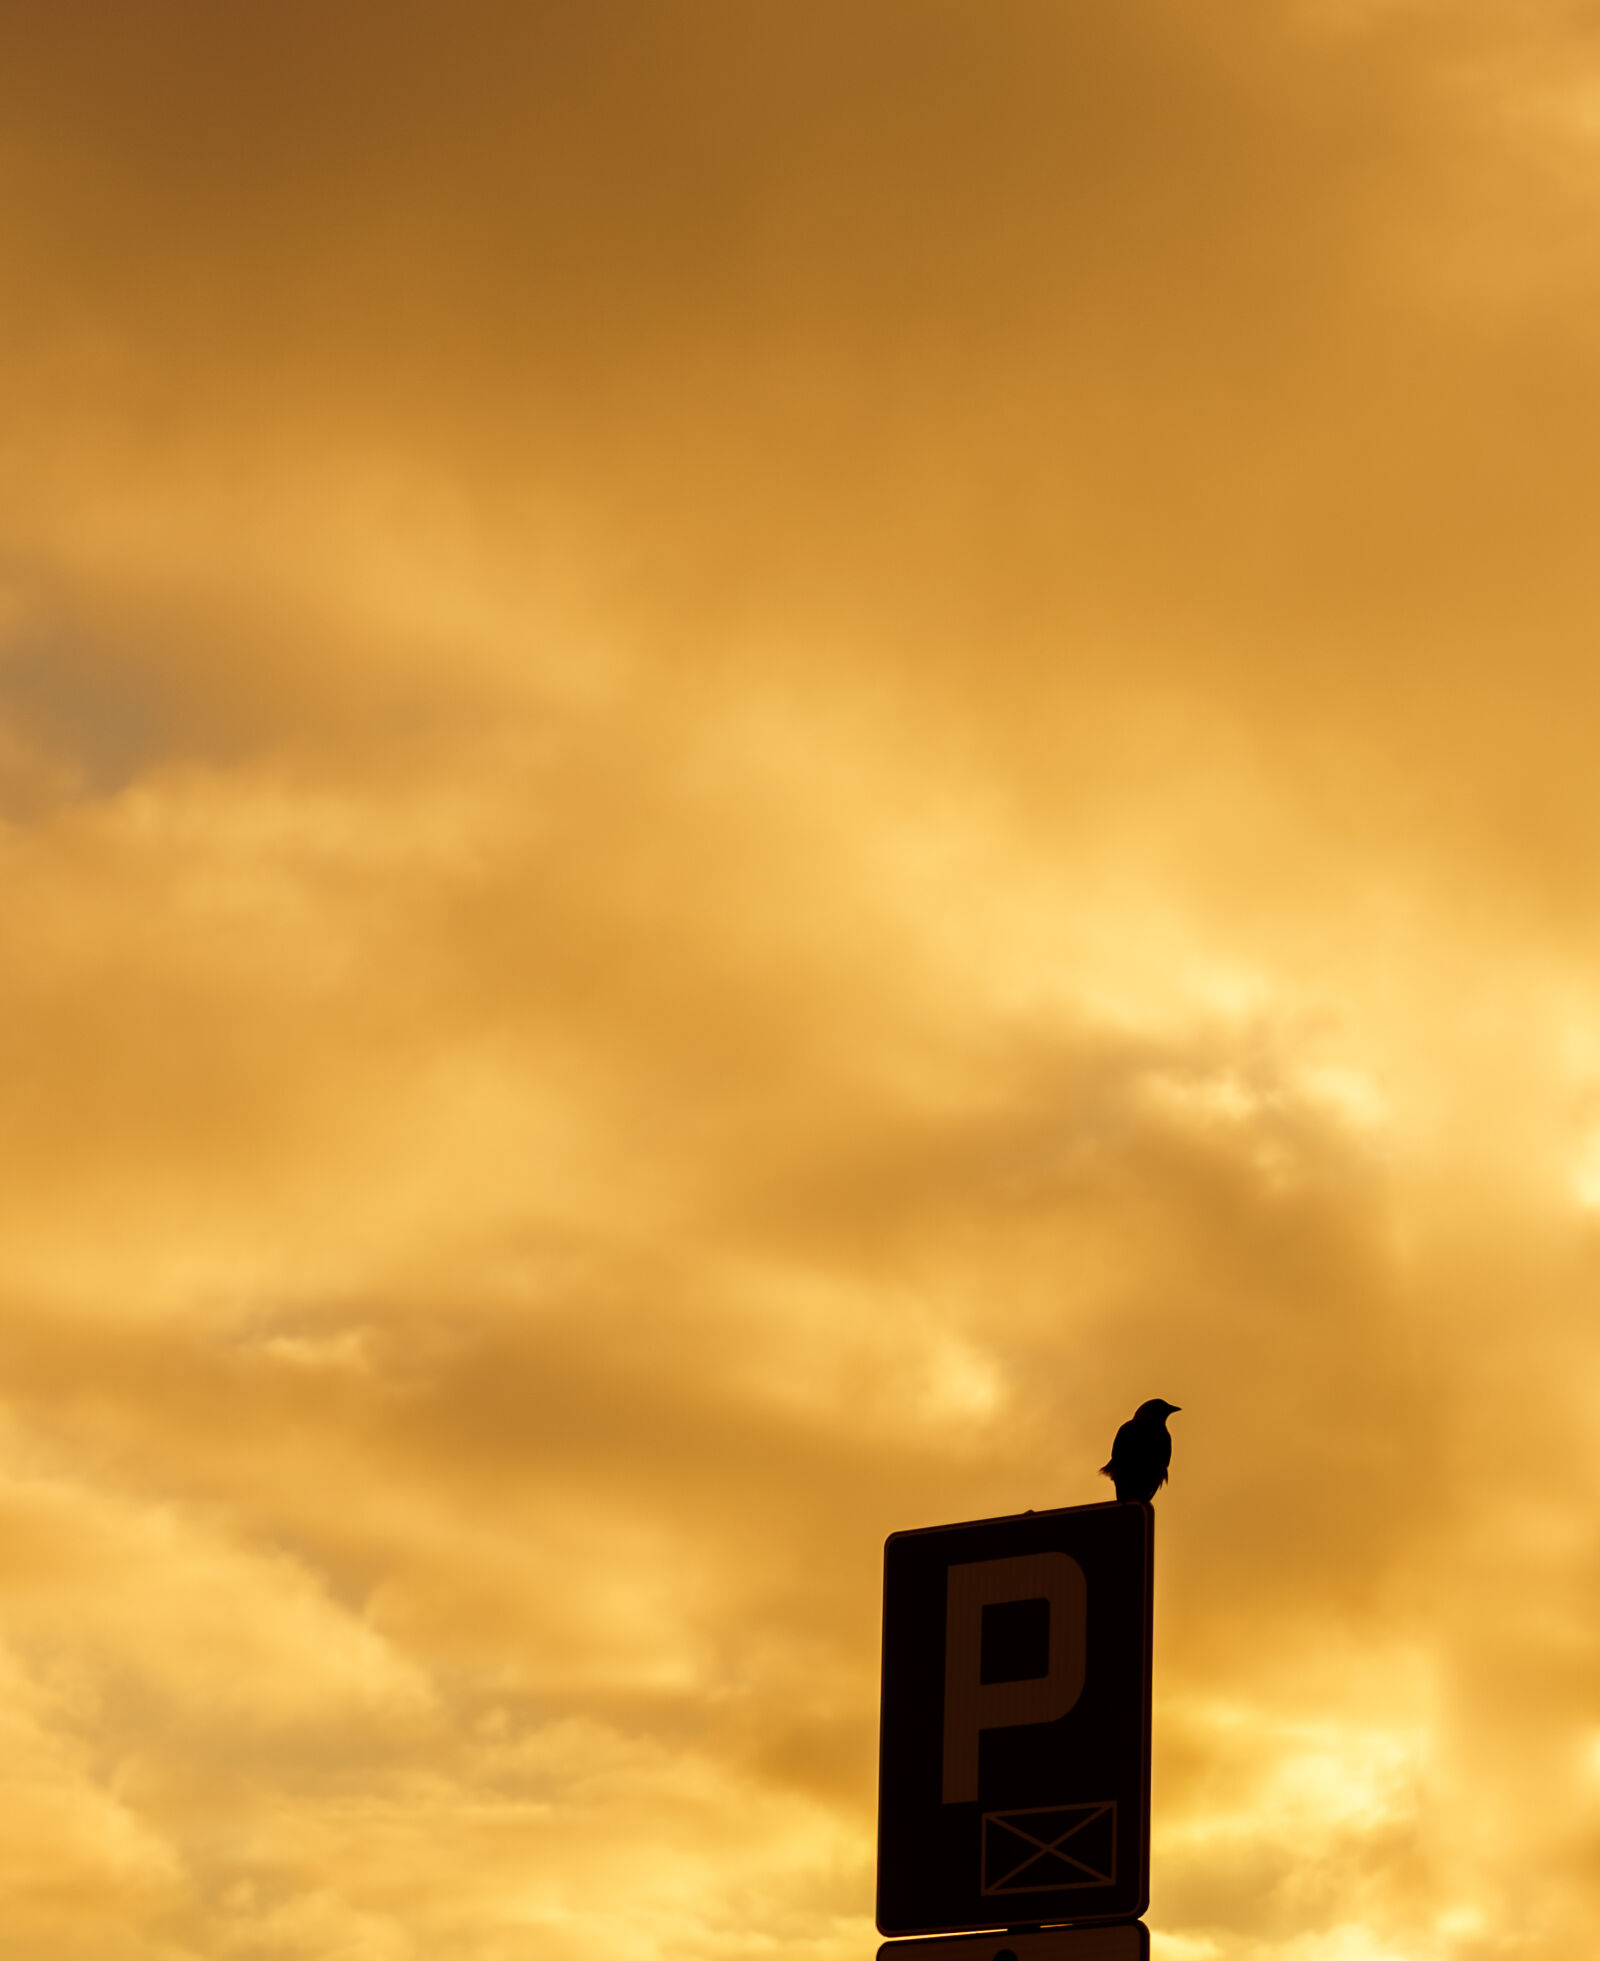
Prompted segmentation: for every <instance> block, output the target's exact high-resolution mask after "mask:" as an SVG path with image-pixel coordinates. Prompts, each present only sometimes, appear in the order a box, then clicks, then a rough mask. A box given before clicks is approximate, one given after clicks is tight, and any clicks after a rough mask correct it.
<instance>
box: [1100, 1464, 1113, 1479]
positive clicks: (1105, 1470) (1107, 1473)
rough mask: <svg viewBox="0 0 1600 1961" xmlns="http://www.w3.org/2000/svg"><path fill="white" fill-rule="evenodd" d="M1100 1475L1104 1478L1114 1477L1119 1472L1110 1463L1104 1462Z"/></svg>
mask: <svg viewBox="0 0 1600 1961" xmlns="http://www.w3.org/2000/svg"><path fill="white" fill-rule="evenodd" d="M1100 1475H1101V1477H1103V1478H1114V1477H1115V1476H1116V1475H1117V1474H1116V1472H1115V1471H1113V1470H1112V1468H1111V1466H1110V1465H1109V1464H1102V1465H1101V1466H1100Z"/></svg>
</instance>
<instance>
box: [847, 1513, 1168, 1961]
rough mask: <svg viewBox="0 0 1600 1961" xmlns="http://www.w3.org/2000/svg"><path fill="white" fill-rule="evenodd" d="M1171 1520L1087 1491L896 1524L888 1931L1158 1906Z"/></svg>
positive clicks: (883, 1764)
mask: <svg viewBox="0 0 1600 1961" xmlns="http://www.w3.org/2000/svg"><path fill="white" fill-rule="evenodd" d="M1153 1526H1154V1519H1153V1514H1152V1513H1151V1510H1150V1507H1149V1506H1148V1505H1139V1504H1131V1503H1129V1504H1109V1505H1078V1506H1074V1507H1072V1508H1071V1509H1069V1510H1064V1511H1055V1512H1024V1513H1022V1514H1021V1515H1020V1516H1019V1517H1016V1518H991V1519H980V1520H978V1521H976V1522H975V1523H972V1524H969V1525H944V1526H934V1527H931V1528H930V1529H928V1530H927V1531H922V1532H896V1533H895V1534H894V1535H893V1536H892V1537H891V1538H890V1539H889V1541H888V1543H887V1545H886V1546H885V1547H884V1587H883V1727H882V1736H881V1744H880V1757H879V1781H878V1927H879V1931H880V1932H882V1933H885V1934H934V1933H959V1932H963V1931H966V1930H969V1929H974V1928H981V1927H1025V1926H1037V1925H1039V1924H1041V1923H1044V1922H1050V1921H1058V1922H1059V1921H1077V1920H1133V1919H1136V1918H1137V1917H1138V1915H1140V1914H1141V1913H1143V1912H1144V1910H1145V1907H1146V1905H1147V1904H1148V1894H1149V1871H1150V1615H1151V1599H1152V1584H1151V1579H1152V1557H1153V1548H1154V1531H1153ZM1018 1953H1019V1955H1020V1950H1018Z"/></svg>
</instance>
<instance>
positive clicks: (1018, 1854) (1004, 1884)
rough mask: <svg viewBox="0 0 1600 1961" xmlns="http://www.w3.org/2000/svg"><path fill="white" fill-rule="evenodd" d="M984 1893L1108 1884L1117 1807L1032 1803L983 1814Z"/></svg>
mask: <svg viewBox="0 0 1600 1961" xmlns="http://www.w3.org/2000/svg"><path fill="white" fill-rule="evenodd" d="M982 1861H983V1870H982V1883H981V1890H982V1891H983V1892H985V1893H1055V1892H1061V1891H1064V1890H1065V1889H1066V1888H1067V1887H1075V1886H1111V1885H1114V1884H1115V1883H1116V1876H1117V1807H1116V1803H1115V1801H1114V1800H1113V1801H1111V1802H1108V1803H1105V1804H1049V1805H1034V1806H1032V1807H1031V1808H1030V1809H1028V1810H1026V1811H986V1812H985V1813H984V1814H983V1851H982Z"/></svg>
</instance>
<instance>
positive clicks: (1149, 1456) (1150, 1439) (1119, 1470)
mask: <svg viewBox="0 0 1600 1961" xmlns="http://www.w3.org/2000/svg"><path fill="white" fill-rule="evenodd" d="M1177 1408H1178V1405H1177V1404H1176V1403H1164V1402H1162V1400H1161V1398H1160V1397H1159V1396H1156V1397H1154V1398H1153V1399H1152V1400H1151V1401H1150V1402H1148V1403H1141V1404H1140V1405H1139V1407H1138V1408H1137V1409H1136V1410H1135V1411H1134V1412H1133V1414H1132V1416H1130V1417H1129V1418H1128V1420H1127V1422H1126V1423H1124V1424H1123V1426H1122V1428H1121V1429H1120V1430H1119V1431H1118V1432H1117V1435H1116V1441H1115V1442H1114V1443H1113V1444H1112V1446H1111V1462H1110V1463H1109V1464H1102V1465H1101V1466H1100V1475H1101V1477H1103V1478H1110V1480H1111V1482H1112V1483H1113V1484H1114V1485H1115V1486H1116V1487H1117V1497H1118V1498H1119V1499H1122V1498H1153V1497H1154V1496H1155V1495H1156V1493H1157V1492H1158V1491H1159V1490H1160V1489H1161V1487H1162V1486H1163V1485H1164V1484H1165V1483H1166V1481H1167V1466H1168V1465H1169V1464H1170V1463H1171V1462H1172V1439H1171V1437H1169V1436H1168V1435H1167V1418H1168V1417H1169V1416H1173V1415H1175V1414H1176V1413H1177Z"/></svg>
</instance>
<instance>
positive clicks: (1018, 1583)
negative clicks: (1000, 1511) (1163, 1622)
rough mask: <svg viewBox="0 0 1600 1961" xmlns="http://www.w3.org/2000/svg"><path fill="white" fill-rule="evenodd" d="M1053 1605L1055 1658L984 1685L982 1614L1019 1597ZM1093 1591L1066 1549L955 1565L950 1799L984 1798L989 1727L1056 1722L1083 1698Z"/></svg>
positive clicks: (948, 1697)
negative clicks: (982, 1743) (983, 1752)
mask: <svg viewBox="0 0 1600 1961" xmlns="http://www.w3.org/2000/svg"><path fill="white" fill-rule="evenodd" d="M1041 1599H1042V1600H1045V1601H1047V1602H1048V1603H1049V1611H1050V1638H1049V1649H1048V1654H1049V1660H1048V1663H1047V1665H1046V1668H1045V1672H1044V1673H1043V1674H1042V1675H1035V1676H1031V1677H1028V1678H1025V1679H1024V1680H1022V1681H1019V1682H985V1681H984V1680H983V1610H984V1608H985V1607H994V1606H998V1605H1000V1604H1001V1603H1002V1602H1005V1601H1012V1600H1041ZM1088 1619H1089V1616H1088V1590H1087V1588H1086V1586H1085V1584H1084V1578H1083V1568H1082V1567H1081V1566H1080V1565H1079V1564H1078V1562H1077V1561H1076V1560H1075V1559H1073V1558H1071V1557H1070V1556H1069V1555H1068V1554H1067V1553H1064V1552H1038V1553H1029V1554H1027V1555H1025V1556H1023V1557H1021V1558H1017V1559H979V1560H974V1561H972V1562H970V1563H969V1564H966V1565H959V1566H952V1567H951V1568H950V1570H949V1577H948V1580H947V1592H946V1603H945V1642H944V1802H945V1803H946V1804H963V1803H966V1802H968V1801H970V1800H971V1799H974V1798H976V1797H977V1795H978V1738H979V1736H980V1734H981V1733H982V1732H983V1731H984V1730H986V1729H1010V1728H1012V1727H1013V1726H1014V1725H1016V1724H1020V1723H1053V1722H1054V1721H1055V1720H1056V1718H1057V1717H1058V1716H1064V1715H1065V1714H1066V1713H1067V1711H1068V1710H1069V1709H1070V1708H1071V1707H1072V1705H1073V1704H1074V1703H1075V1702H1076V1701H1077V1700H1078V1697H1079V1696H1080V1695H1081V1694H1082V1693H1083V1670H1084V1662H1085V1659H1086V1651H1087V1632H1088Z"/></svg>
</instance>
